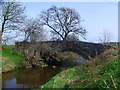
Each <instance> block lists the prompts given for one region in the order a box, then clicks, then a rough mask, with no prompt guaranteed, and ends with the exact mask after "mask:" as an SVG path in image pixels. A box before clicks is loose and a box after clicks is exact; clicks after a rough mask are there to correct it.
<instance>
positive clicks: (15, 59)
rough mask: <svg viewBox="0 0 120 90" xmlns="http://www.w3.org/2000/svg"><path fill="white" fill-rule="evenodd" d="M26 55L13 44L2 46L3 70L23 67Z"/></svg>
mask: <svg viewBox="0 0 120 90" xmlns="http://www.w3.org/2000/svg"><path fill="white" fill-rule="evenodd" d="M23 59H24V55H23V54H22V53H21V52H19V51H17V49H16V48H15V46H13V45H5V46H2V72H7V71H12V70H14V69H17V68H20V67H22V63H21V62H22V60H23Z"/></svg>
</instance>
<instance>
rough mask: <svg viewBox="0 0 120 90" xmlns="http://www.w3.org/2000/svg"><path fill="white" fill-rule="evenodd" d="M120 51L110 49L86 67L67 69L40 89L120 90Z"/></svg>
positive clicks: (89, 62) (90, 61)
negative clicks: (119, 53)
mask: <svg viewBox="0 0 120 90" xmlns="http://www.w3.org/2000/svg"><path fill="white" fill-rule="evenodd" d="M119 69H120V60H118V49H117V48H116V49H114V48H113V49H109V50H107V51H105V52H104V53H102V54H101V55H99V56H97V57H96V58H93V59H91V60H89V61H88V62H87V63H86V64H85V65H80V66H76V67H74V68H70V69H67V70H65V71H63V72H61V73H59V74H57V75H56V76H55V77H53V78H52V79H51V80H50V81H48V82H47V83H46V84H44V85H42V86H40V88H41V87H42V88H120V70H119Z"/></svg>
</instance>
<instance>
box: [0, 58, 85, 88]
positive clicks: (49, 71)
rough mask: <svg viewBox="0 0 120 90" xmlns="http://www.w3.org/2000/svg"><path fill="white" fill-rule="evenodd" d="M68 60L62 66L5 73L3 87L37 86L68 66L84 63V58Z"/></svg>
mask: <svg viewBox="0 0 120 90" xmlns="http://www.w3.org/2000/svg"><path fill="white" fill-rule="evenodd" d="M73 61H74V62H73ZM73 61H72V62H71V61H66V62H64V63H63V64H62V67H59V68H53V67H46V68H33V69H24V68H23V69H19V70H17V71H13V72H8V73H3V74H2V83H3V85H2V86H3V88H36V87H39V86H40V85H43V84H44V83H46V82H47V81H49V80H50V79H51V78H52V77H53V76H55V75H56V74H58V73H59V72H60V71H61V70H64V69H66V68H68V67H73V66H76V65H80V64H84V63H85V59H84V58H81V57H80V58H78V59H77V60H73Z"/></svg>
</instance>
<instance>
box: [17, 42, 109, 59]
mask: <svg viewBox="0 0 120 90" xmlns="http://www.w3.org/2000/svg"><path fill="white" fill-rule="evenodd" d="M42 43H47V44H49V45H50V46H51V47H53V48H54V49H56V48H60V49H61V50H62V51H72V52H75V53H77V54H79V55H81V56H82V57H83V58H86V59H88V58H89V57H95V56H96V55H99V54H100V53H102V52H103V51H104V50H106V49H108V48H109V47H108V46H107V45H102V44H97V43H90V42H81V41H65V42H62V41H42V42H16V47H17V48H18V49H19V50H22V51H24V50H27V49H29V48H30V47H32V46H34V48H33V51H34V49H35V46H36V45H38V46H39V47H40V46H41V44H42Z"/></svg>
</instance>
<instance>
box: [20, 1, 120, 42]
mask: <svg viewBox="0 0 120 90" xmlns="http://www.w3.org/2000/svg"><path fill="white" fill-rule="evenodd" d="M22 4H23V5H24V6H25V7H26V14H27V15H28V17H29V18H35V17H36V16H38V15H39V14H40V11H42V10H46V9H48V8H49V7H51V6H53V5H55V6H57V7H69V8H74V9H76V11H78V12H79V14H80V16H81V18H82V19H84V22H82V23H81V24H82V26H83V27H84V28H86V30H87V32H88V33H87V36H86V38H87V41H94V42H97V41H98V37H99V35H100V33H102V31H103V30H108V31H109V32H111V33H112V41H117V40H118V6H117V3H110V2H74V3H73V2H23V3H22Z"/></svg>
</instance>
